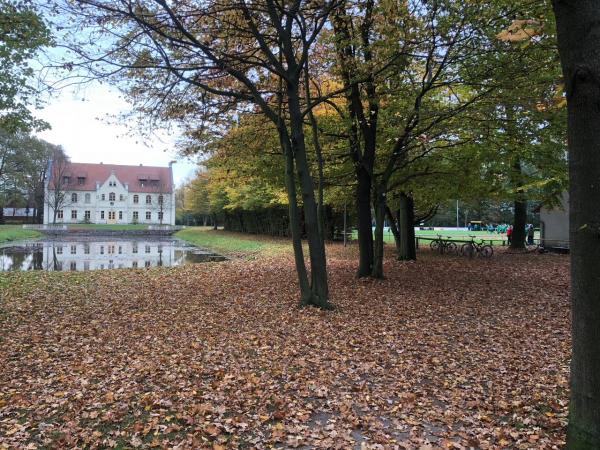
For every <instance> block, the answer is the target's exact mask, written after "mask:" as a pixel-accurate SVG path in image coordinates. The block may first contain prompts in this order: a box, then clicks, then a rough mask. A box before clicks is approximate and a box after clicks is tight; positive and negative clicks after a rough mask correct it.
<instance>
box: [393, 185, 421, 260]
mask: <svg viewBox="0 0 600 450" xmlns="http://www.w3.org/2000/svg"><path fill="white" fill-rule="evenodd" d="M398 226H399V227H400V252H399V253H398V259H399V260H402V261H415V260H416V259H417V248H416V246H415V203H414V200H413V198H412V197H411V196H410V195H406V194H405V193H404V192H402V193H401V194H400V209H399V214H398Z"/></svg>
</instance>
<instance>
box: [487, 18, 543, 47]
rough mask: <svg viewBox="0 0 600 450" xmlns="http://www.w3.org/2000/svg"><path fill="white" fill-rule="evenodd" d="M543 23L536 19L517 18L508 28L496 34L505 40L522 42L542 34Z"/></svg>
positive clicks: (498, 37)
mask: <svg viewBox="0 0 600 450" xmlns="http://www.w3.org/2000/svg"><path fill="white" fill-rule="evenodd" d="M540 28H541V23H540V21H538V20H535V19H515V20H513V22H512V23H511V24H510V25H509V27H508V28H507V29H506V30H503V31H501V32H500V33H498V34H497V35H496V38H497V39H499V40H501V41H505V42H522V41H525V40H529V39H531V38H533V37H534V36H537V35H538V34H540Z"/></svg>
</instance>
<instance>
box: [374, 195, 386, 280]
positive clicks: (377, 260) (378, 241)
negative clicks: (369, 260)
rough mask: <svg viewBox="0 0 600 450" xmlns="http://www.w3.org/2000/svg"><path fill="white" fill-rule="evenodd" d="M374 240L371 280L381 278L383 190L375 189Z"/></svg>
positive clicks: (384, 203)
mask: <svg viewBox="0 0 600 450" xmlns="http://www.w3.org/2000/svg"><path fill="white" fill-rule="evenodd" d="M374 208H375V238H374V243H373V269H372V271H371V276H372V277H373V278H383V248H384V243H383V225H384V221H385V208H386V200H385V190H383V189H379V188H376V190H375V201H374Z"/></svg>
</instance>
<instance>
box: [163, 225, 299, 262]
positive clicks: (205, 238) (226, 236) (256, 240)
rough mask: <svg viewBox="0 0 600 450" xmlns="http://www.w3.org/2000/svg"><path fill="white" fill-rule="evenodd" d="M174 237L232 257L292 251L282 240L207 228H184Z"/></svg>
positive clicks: (287, 241) (286, 242)
mask: <svg viewBox="0 0 600 450" xmlns="http://www.w3.org/2000/svg"><path fill="white" fill-rule="evenodd" d="M175 237H177V238H179V239H183V240H184V241H187V242H189V243H191V244H194V245H197V246H198V247H204V248H207V249H210V250H213V251H215V252H217V253H221V254H224V255H232V256H242V257H244V256H245V257H251V256H255V255H262V256H274V255H278V254H281V253H284V252H289V251H291V249H292V245H291V242H290V241H289V240H287V239H284V238H282V239H275V238H271V237H267V236H257V235H252V234H244V233H231V232H226V231H221V230H213V229H212V228H209V227H192V228H186V229H185V230H181V231H179V232H177V233H176V234H175Z"/></svg>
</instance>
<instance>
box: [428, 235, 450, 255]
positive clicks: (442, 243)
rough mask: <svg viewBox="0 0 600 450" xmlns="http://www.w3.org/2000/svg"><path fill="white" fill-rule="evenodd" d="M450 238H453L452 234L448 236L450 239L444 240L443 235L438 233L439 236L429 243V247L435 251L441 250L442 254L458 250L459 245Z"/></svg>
mask: <svg viewBox="0 0 600 450" xmlns="http://www.w3.org/2000/svg"><path fill="white" fill-rule="evenodd" d="M450 238H451V236H448V240H444V239H442V235H441V234H438V238H437V239H435V240H433V241H431V243H430V244H429V247H430V248H431V250H433V251H434V252H440V253H441V254H443V253H447V252H456V251H457V246H456V244H455V243H454V242H452V241H451V240H449V239H450Z"/></svg>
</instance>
